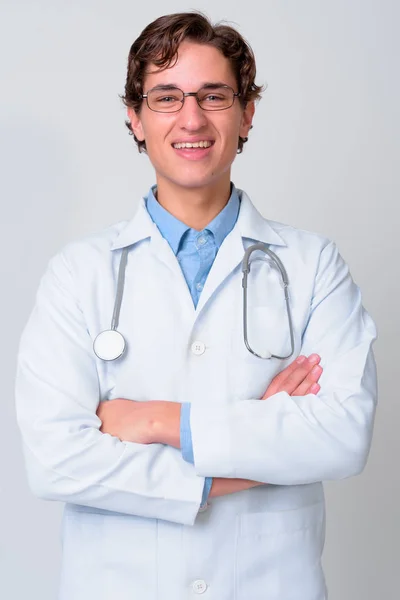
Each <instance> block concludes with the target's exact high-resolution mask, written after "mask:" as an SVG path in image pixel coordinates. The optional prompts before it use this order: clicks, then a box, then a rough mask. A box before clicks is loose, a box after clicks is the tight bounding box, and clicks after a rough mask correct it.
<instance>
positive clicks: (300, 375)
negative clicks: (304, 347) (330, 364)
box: [279, 354, 321, 394]
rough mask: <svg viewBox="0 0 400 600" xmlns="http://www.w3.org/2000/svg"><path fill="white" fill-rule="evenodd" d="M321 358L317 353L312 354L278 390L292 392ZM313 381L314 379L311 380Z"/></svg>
mask: <svg viewBox="0 0 400 600" xmlns="http://www.w3.org/2000/svg"><path fill="white" fill-rule="evenodd" d="M320 360H321V358H320V357H319V356H318V354H312V355H311V356H309V357H308V359H307V360H306V361H304V362H302V363H301V365H299V366H298V367H297V369H295V371H293V373H291V374H290V375H289V376H288V377H287V378H286V379H285V381H284V382H283V383H282V384H281V386H280V389H279V391H284V392H287V393H288V394H293V392H294V390H295V389H297V388H298V386H299V385H300V384H301V383H302V382H303V381H304V380H305V379H306V377H308V376H309V374H310V372H311V370H312V369H313V368H314V367H315V366H316V365H317V363H318V362H319V361H320ZM312 382H313V383H314V380H313V381H312Z"/></svg>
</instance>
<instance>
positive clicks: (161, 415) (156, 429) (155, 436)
mask: <svg viewBox="0 0 400 600" xmlns="http://www.w3.org/2000/svg"><path fill="white" fill-rule="evenodd" d="M151 404H152V407H151V437H152V443H153V444H156V443H158V444H165V445H167V446H173V447H174V448H180V447H181V444H180V418H181V404H180V403H179V402H168V401H166V400H153V401H152V402H151Z"/></svg>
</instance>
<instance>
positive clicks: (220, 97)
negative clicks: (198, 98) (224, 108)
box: [203, 94, 225, 102]
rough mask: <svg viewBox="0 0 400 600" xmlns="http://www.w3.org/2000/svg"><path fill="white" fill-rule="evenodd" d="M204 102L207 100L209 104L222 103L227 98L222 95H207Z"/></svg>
mask: <svg viewBox="0 0 400 600" xmlns="http://www.w3.org/2000/svg"><path fill="white" fill-rule="evenodd" d="M204 100H207V102H221V101H224V100H225V96H223V95H222V94H207V96H204V98H203V101H204Z"/></svg>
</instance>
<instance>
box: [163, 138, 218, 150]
mask: <svg viewBox="0 0 400 600" xmlns="http://www.w3.org/2000/svg"><path fill="white" fill-rule="evenodd" d="M214 143H215V142H214V141H212V142H211V141H210V140H204V141H200V142H176V143H175V144H172V147H173V148H175V150H186V149H189V150H191V149H194V150H198V149H199V148H211V146H213V145H214Z"/></svg>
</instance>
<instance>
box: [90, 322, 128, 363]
mask: <svg viewBox="0 0 400 600" xmlns="http://www.w3.org/2000/svg"><path fill="white" fill-rule="evenodd" d="M125 345H126V344H125V339H124V336H123V335H122V333H120V332H119V331H116V330H115V329H107V330H106V331H102V332H101V333H99V335H98V336H96V338H95V340H94V342H93V350H94V353H95V354H96V356H97V357H98V358H100V359H101V360H115V359H117V358H119V357H120V356H122V354H123V353H124V351H125Z"/></svg>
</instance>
